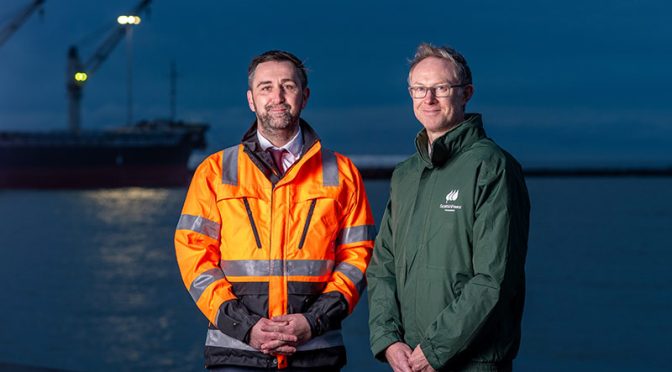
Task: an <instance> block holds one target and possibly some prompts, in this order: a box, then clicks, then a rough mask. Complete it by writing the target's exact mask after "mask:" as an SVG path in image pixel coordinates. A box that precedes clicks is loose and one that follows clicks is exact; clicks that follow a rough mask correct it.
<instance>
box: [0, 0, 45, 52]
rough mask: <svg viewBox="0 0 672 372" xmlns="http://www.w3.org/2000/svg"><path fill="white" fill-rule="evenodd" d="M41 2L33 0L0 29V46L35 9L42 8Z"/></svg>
mask: <svg viewBox="0 0 672 372" xmlns="http://www.w3.org/2000/svg"><path fill="white" fill-rule="evenodd" d="M43 4H44V0H33V2H32V3H30V4H28V5H27V6H26V7H25V8H23V9H22V10H21V11H20V12H19V14H18V15H17V16H16V17H15V18H14V19H12V20H11V21H10V22H9V24H8V25H7V26H5V27H3V28H2V29H0V46H2V44H4V43H5V42H6V41H7V40H8V39H9V37H10V36H12V34H13V33H14V32H16V30H18V29H19V27H21V25H23V23H24V22H26V20H28V18H30V16H31V15H32V14H33V13H34V12H35V11H36V10H38V9H40V8H42V5H43Z"/></svg>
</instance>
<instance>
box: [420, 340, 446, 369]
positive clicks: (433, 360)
mask: <svg viewBox="0 0 672 372" xmlns="http://www.w3.org/2000/svg"><path fill="white" fill-rule="evenodd" d="M418 346H420V349H422V353H423V354H425V358H427V361H428V362H429V365H431V366H432V368H434V370H436V371H438V370H440V369H441V367H443V365H444V364H445V362H444V361H441V360H440V359H439V357H438V355H436V352H434V348H433V347H432V344H431V343H430V342H429V340H427V339H425V340H422V342H420V345H418Z"/></svg>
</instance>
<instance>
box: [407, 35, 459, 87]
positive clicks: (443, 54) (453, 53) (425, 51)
mask: <svg viewBox="0 0 672 372" xmlns="http://www.w3.org/2000/svg"><path fill="white" fill-rule="evenodd" d="M429 57H436V58H441V59H445V60H447V61H449V62H450V63H452V64H453V66H455V71H456V72H457V78H458V79H460V83H461V84H471V83H472V81H471V69H470V68H469V65H468V64H467V60H466V59H465V58H464V56H463V55H462V54H460V52H458V51H457V50H455V49H453V48H451V47H448V46H442V47H436V46H434V45H432V44H429V43H422V44H420V45H418V49H417V50H416V51H415V56H414V57H413V59H412V60H411V68H410V69H409V73H408V77H409V78H410V77H411V72H413V68H414V67H415V65H417V64H418V63H420V61H422V60H423V59H425V58H429Z"/></svg>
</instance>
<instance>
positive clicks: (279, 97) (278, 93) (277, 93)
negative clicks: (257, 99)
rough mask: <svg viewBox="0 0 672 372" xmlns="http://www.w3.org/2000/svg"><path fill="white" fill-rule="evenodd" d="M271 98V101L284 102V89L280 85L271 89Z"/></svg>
mask: <svg viewBox="0 0 672 372" xmlns="http://www.w3.org/2000/svg"><path fill="white" fill-rule="evenodd" d="M271 98H272V99H273V102H279V103H282V102H285V90H284V89H283V88H282V86H279V87H277V88H276V89H273V92H272V93H271Z"/></svg>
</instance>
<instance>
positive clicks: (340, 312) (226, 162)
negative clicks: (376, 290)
mask: <svg viewBox="0 0 672 372" xmlns="http://www.w3.org/2000/svg"><path fill="white" fill-rule="evenodd" d="M248 84H249V88H248V91H247V100H248V104H249V107H250V110H252V112H254V113H255V115H256V121H255V122H254V123H253V124H252V126H251V128H250V129H249V130H248V131H247V133H246V134H245V135H244V137H243V140H242V143H241V144H239V145H236V146H233V147H229V148H227V149H224V150H223V151H219V152H217V153H215V154H213V155H211V156H209V157H208V158H207V159H205V160H204V161H203V163H201V164H200V166H199V167H198V168H197V170H196V172H195V174H194V178H193V180H192V182H191V185H190V187H189V191H188V193H187V197H186V200H185V203H184V208H183V209H182V215H181V217H180V220H179V222H178V224H177V230H176V233H175V250H176V254H177V262H178V264H179V267H180V271H181V274H182V279H183V280H184V284H185V285H186V287H187V288H188V290H189V293H190V294H191V296H192V298H193V300H194V301H195V302H196V305H197V306H198V308H199V309H200V310H201V311H202V312H203V314H204V315H205V316H206V317H207V318H208V320H209V321H210V325H209V330H208V335H207V339H206V346H205V359H206V366H207V367H208V368H210V369H214V370H223V371H255V370H259V371H268V370H274V369H284V370H286V371H318V370H319V371H338V370H340V368H341V367H342V366H343V365H344V364H345V361H346V360H345V348H344V346H343V339H342V337H341V333H340V329H341V321H342V320H343V319H344V318H345V317H346V316H347V315H348V314H350V313H351V312H352V310H353V309H354V307H355V305H356V303H357V301H358V300H359V297H360V295H361V294H362V291H363V290H364V288H365V287H366V279H365V276H364V273H365V271H366V267H367V265H368V263H369V260H370V258H371V251H372V247H373V239H374V237H375V227H374V222H373V217H372V215H371V210H370V207H369V203H368V200H367V198H366V194H365V191H364V186H363V183H362V179H361V176H360V175H359V172H358V171H357V169H356V168H355V166H354V165H353V164H352V162H351V161H350V160H349V159H348V158H346V157H345V156H343V155H340V154H338V153H334V152H332V151H329V150H327V149H325V148H323V147H322V145H321V143H320V140H319V138H318V137H317V134H316V133H315V131H314V130H313V129H312V128H311V127H310V126H309V125H308V123H306V122H305V121H304V120H302V119H300V114H301V110H302V109H303V108H304V107H305V106H306V103H307V102H308V97H309V95H310V90H309V89H308V78H307V75H306V70H305V67H304V65H303V63H302V62H301V60H299V59H298V58H297V57H296V56H294V55H292V54H291V53H288V52H284V51H269V52H266V53H263V54H261V55H260V56H258V57H256V58H254V59H253V60H252V62H251V64H250V66H249V70H248Z"/></svg>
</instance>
